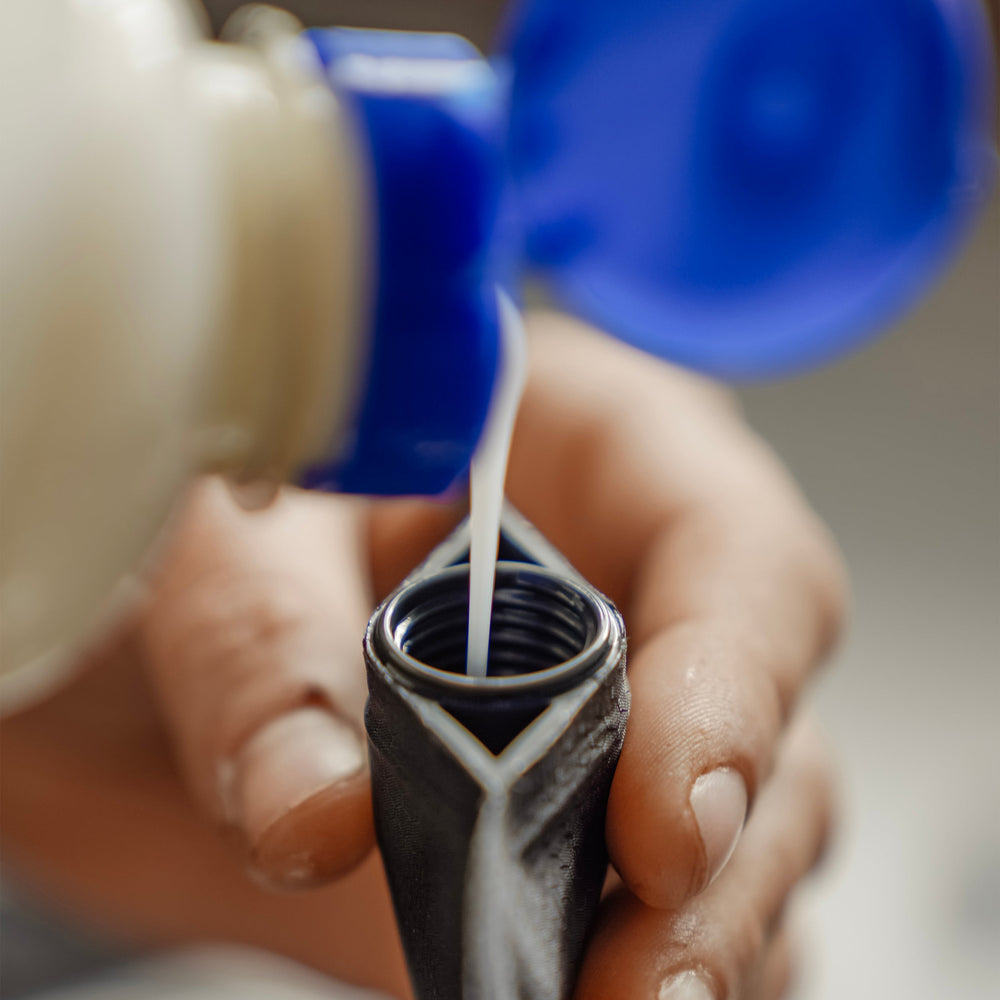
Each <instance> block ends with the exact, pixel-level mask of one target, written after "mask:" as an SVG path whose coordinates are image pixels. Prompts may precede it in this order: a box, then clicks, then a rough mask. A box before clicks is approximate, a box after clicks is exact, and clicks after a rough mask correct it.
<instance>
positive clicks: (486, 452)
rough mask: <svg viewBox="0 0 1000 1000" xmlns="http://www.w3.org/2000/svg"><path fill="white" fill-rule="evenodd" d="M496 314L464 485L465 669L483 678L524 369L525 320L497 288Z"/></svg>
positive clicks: (486, 660)
mask: <svg viewBox="0 0 1000 1000" xmlns="http://www.w3.org/2000/svg"><path fill="white" fill-rule="evenodd" d="M497 301H498V307H499V313H500V375H499V378H498V379H497V387H496V390H495V391H494V395H493V399H492V401H491V402H490V411H489V415H488V417H487V420H486V429H485V430H484V432H483V437H482V440H480V442H479V447H478V448H477V449H476V453H475V455H474V456H473V459H472V468H471V481H470V486H469V494H470V496H469V506H470V513H469V534H470V538H471V545H470V548H469V640H468V649H467V652H466V672H467V673H468V674H470V675H472V676H473V677H485V676H486V666H487V663H488V662H489V651H490V618H491V617H492V614H493V586H494V582H495V579H496V569H497V549H498V547H499V544H500V514H501V511H502V510H503V485H504V479H505V478H506V476H507V456H508V454H509V453H510V439H511V435H512V434H513V433H514V419H515V417H516V416H517V407H518V404H519V403H520V402H521V393H522V392H523V390H524V380H525V375H526V369H527V346H526V344H525V335H524V324H523V322H522V320H521V316H520V314H519V313H518V311H517V307H516V306H515V305H514V303H513V302H511V300H510V298H509V297H508V296H507V295H505V294H504V293H503V292H501V291H498V292H497Z"/></svg>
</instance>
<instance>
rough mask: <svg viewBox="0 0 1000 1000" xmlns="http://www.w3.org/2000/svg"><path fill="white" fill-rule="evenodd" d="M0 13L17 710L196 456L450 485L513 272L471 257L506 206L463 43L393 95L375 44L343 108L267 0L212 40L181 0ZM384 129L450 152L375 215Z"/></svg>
mask: <svg viewBox="0 0 1000 1000" xmlns="http://www.w3.org/2000/svg"><path fill="white" fill-rule="evenodd" d="M0 22H2V23H0V36H2V38H3V39H4V42H3V52H2V54H0V133H2V134H3V136H4V144H5V149H8V150H10V151H11V152H12V154H13V155H9V156H8V155H6V154H5V156H4V157H3V159H2V162H0V206H2V209H3V235H2V239H0V303H2V305H0V313H2V334H0V338H2V339H0V350H2V356H0V380H2V381H0V406H2V413H0V461H2V474H0V512H2V513H0V615H2V618H0V634H2V655H0V664H2V673H3V674H4V676H3V678H2V680H3V684H2V689H3V695H4V699H5V703H6V704H7V705H11V704H16V703H18V702H19V701H22V700H24V699H27V698H30V697H31V696H32V695H33V694H34V692H35V691H36V690H41V689H43V688H45V687H47V686H49V685H50V684H51V682H52V679H53V678H54V677H55V676H57V675H58V674H60V673H61V672H63V671H64V670H65V669H66V667H67V665H68V663H69V662H70V657H69V651H70V650H72V649H73V648H74V647H75V646H76V645H77V644H78V643H79V642H80V640H81V638H83V637H85V636H86V635H87V633H88V630H95V629H98V628H100V627H101V626H102V625H103V623H104V620H105V618H106V616H107V615H109V614H111V615H113V614H115V613H116V608H115V606H114V605H115V599H112V606H111V607H110V608H108V595H109V594H113V593H115V594H117V595H118V596H117V601H118V602H120V601H122V600H127V599H128V595H129V593H130V592H131V591H132V589H133V588H132V587H130V585H129V583H128V581H129V580H130V579H134V578H133V577H131V576H130V575H129V574H131V573H132V572H133V571H136V570H137V569H140V568H141V567H142V565H143V562H144V560H146V559H148V558H149V554H150V552H151V551H152V552H155V545H154V542H155V540H156V539H157V537H158V536H159V535H160V534H161V532H162V529H163V526H164V524H165V522H166V521H167V518H168V515H169V512H170V511H171V509H172V507H173V505H174V504H175V503H176V501H177V499H178V497H179V496H180V495H181V493H182V492H183V490H184V488H185V486H186V484H187V483H188V482H189V481H190V480H191V479H192V477H193V476H194V475H196V474H197V473H200V472H206V471H217V472H223V473H225V474H226V475H227V476H228V477H229V478H230V479H231V480H232V481H233V482H234V483H237V484H242V489H241V494H242V495H243V497H244V498H246V499H248V500H249V502H251V503H253V502H256V501H259V500H261V501H262V500H266V499H267V498H268V497H269V496H270V495H272V494H273V492H274V490H275V489H276V488H277V485H278V484H280V483H282V482H299V483H302V484H307V485H311V486H320V487H323V488H328V489H336V490H341V491H350V492H366V493H379V494H393V493H419V494H432V493H438V492H441V491H442V490H443V489H445V488H447V487H448V486H449V484H450V483H451V482H452V481H453V480H454V479H455V478H456V477H457V476H458V475H459V474H460V473H461V472H462V471H463V470H464V469H465V468H467V466H468V462H469V459H470V456H471V453H472V450H473V448H474V445H475V442H476V440H477V438H478V436H479V432H480V429H481V426H482V423H483V420H484V419H485V414H486V410H487V406H488V403H489V396H490V391H491V386H492V382H493V377H494V371H495V368H496V364H497V332H496V303H495V290H494V288H493V286H492V283H491V282H488V281H487V280H486V279H484V278H483V266H482V265H481V263H480V262H479V261H478V260H475V259H474V260H471V261H469V260H468V259H467V258H469V257H470V256H472V255H475V254H478V252H479V248H480V246H481V245H482V243H483V242H484V239H485V237H484V235H483V234H482V233H479V232H476V231H475V227H476V226H481V227H486V228H488V227H489V226H490V225H491V213H492V212H493V211H494V207H495V204H496V201H497V198H496V197H490V196H489V190H488V189H489V188H490V186H491V185H494V184H495V177H494V174H495V173H496V168H495V166H493V165H492V163H491V162H488V161H487V159H484V158H483V157H482V156H481V155H480V152H479V149H478V147H477V142H478V141H479V139H480V133H481V132H483V130H488V129H490V128H492V127H493V124H492V122H493V117H495V116H496V115H497V114H498V113H499V102H498V98H497V92H496V91H495V88H493V89H491V86H490V84H489V80H484V75H483V71H482V69H481V68H480V69H478V71H477V67H485V63H483V62H482V60H481V59H479V58H478V55H477V54H476V53H475V52H474V50H472V49H471V46H468V45H467V44H466V43H464V42H459V40H458V39H451V40H450V41H447V42H446V43H445V47H446V48H447V49H448V51H442V52H441V56H442V57H443V58H444V59H445V61H450V62H449V64H451V65H458V64H460V65H461V66H462V67H464V70H462V71H455V70H454V69H453V71H452V72H451V74H450V76H449V74H448V73H447V72H444V73H441V72H438V73H437V75H436V76H435V75H434V70H433V66H434V65H439V64H440V63H441V60H440V59H437V58H434V57H435V52H433V51H431V52H427V51H426V48H425V51H424V52H423V53H422V54H423V57H424V60H423V64H424V72H425V79H424V85H423V86H422V87H421V88H417V91H416V92H413V89H414V88H413V81H412V80H409V81H404V83H405V89H406V91H407V94H406V95H402V96H401V95H400V94H398V93H397V90H398V87H397V86H396V83H394V81H393V80H392V79H391V74H390V77H389V78H385V77H384V75H380V74H379V72H374V73H372V72H371V70H372V67H371V66H370V65H369V66H368V67H367V72H368V78H367V79H360V78H359V79H357V80H345V81H344V87H343V88H342V89H343V92H344V93H346V92H347V91H350V92H351V94H352V95H353V96H352V98H351V100H352V101H353V105H354V110H353V111H345V110H344V108H343V107H342V101H341V99H340V98H338V96H337V93H335V89H334V88H332V87H331V86H330V85H329V84H330V81H329V80H328V79H327V77H328V75H329V74H328V73H327V71H326V70H324V68H323V67H322V65H321V63H320V60H319V59H318V58H317V53H316V50H315V47H314V46H313V44H312V43H311V42H310V41H308V40H307V38H306V37H305V36H303V35H302V34H301V26H300V25H298V24H297V22H294V20H293V19H291V18H288V17H286V16H285V15H282V14H280V13H279V12H276V11H273V10H265V11H251V12H249V14H248V15H247V16H244V17H243V19H242V22H241V23H237V24H236V25H235V26H234V28H233V32H234V33H236V34H238V35H239V36H240V41H241V42H243V44H239V45H234V44H218V43H213V42H208V41H206V40H205V39H204V37H203V34H202V32H201V30H200V27H199V25H198V24H197V22H196V20H195V18H194V17H193V16H192V12H191V9H190V8H189V6H188V4H187V3H186V2H184V0H61V2H50V3H37V2H35V0H11V2H9V3H5V4H4V7H3V11H2V14H0ZM433 47H434V44H433V43H432V48H433ZM436 47H437V48H441V45H440V43H437V45H436ZM359 65H360V70H359V69H358V66H359ZM439 68H440V67H439ZM377 69H378V67H376V70H377ZM445 69H446V70H447V66H445ZM354 71H355V72H361V73H362V75H363V73H364V72H365V65H364V63H363V62H362V63H361V64H357V65H355V67H354ZM477 72H478V76H477ZM463 73H464V75H463ZM456 101H457V102H458V103H459V104H463V105H466V104H467V105H469V106H470V107H471V108H472V110H473V112H474V115H473V118H472V119H471V120H470V118H469V115H467V114H466V115H464V117H462V116H456V114H455V108H454V107H453V106H452V105H453V104H454V102H456ZM362 105H364V108H362V107H361V106H362ZM359 108H361V110H360V111H359V110H358V109H359ZM405 114H408V115H409V116H410V120H411V121H412V120H418V119H421V116H422V120H423V121H424V122H425V123H426V124H427V125H428V126H429V127H432V128H434V129H436V139H435V143H434V146H433V150H434V152H435V154H440V153H441V152H442V150H443V151H444V152H446V153H448V154H449V161H450V163H451V166H452V169H453V170H455V171H458V172H459V173H460V174H461V175H462V176H463V177H464V178H465V187H464V192H465V194H464V195H463V193H462V192H456V191H455V190H454V189H453V187H452V186H450V184H451V180H450V178H449V177H448V175H447V171H444V172H443V173H441V172H439V173H441V176H440V177H437V178H435V176H433V175H432V174H431V173H430V172H429V171H428V170H427V168H428V167H433V166H434V165H433V164H427V163H423V164H421V160H420V158H421V156H423V157H425V158H426V156H427V155H428V147H427V144H426V142H425V141H424V140H423V139H422V138H421V136H420V135H398V134H396V133H395V132H393V131H392V128H393V125H394V122H395V121H396V120H398V117H399V116H401V115H405ZM379 115H381V119H379ZM394 116H395V117H394ZM379 127H382V129H383V133H386V134H384V135H381V136H380V133H379ZM449 130H450V132H449ZM442 139H443V146H442ZM380 142H384V143H389V144H392V145H393V149H392V150H391V151H390V155H388V156H386V157H384V158H383V160H382V161H379V162H388V161H391V159H392V156H393V155H394V156H395V157H396V159H397V161H398V162H406V163H407V164H408V166H409V168H410V169H412V170H419V169H421V167H423V168H424V169H425V172H428V173H429V176H428V178H427V179H426V180H425V182H424V183H423V184H422V185H421V186H420V187H419V192H420V198H419V202H420V204H419V205H417V206H416V209H417V211H395V212H391V211H388V212H382V213H380V212H379V209H378V206H379V205H382V206H383V207H384V205H385V204H386V203H387V202H391V201H392V200H393V199H394V198H395V199H396V200H397V201H399V200H400V198H401V197H402V196H403V195H404V194H405V192H403V193H401V190H400V188H401V185H403V184H404V182H405V177H403V175H402V174H400V173H399V171H398V168H397V174H396V175H394V176H386V175H385V174H386V172H385V171H381V172H377V171H375V170H374V169H373V163H374V162H376V161H377V160H378V157H379V155H380V153H381V152H382V151H381V150H380V149H379V148H378V147H379V143H380ZM477 156H478V157H479V159H478V161H477V159H476V158H477ZM484 189H486V190H485V194H484ZM445 196H447V197H448V199H449V200H450V207H451V209H452V211H453V212H454V214H455V216H456V218H457V219H458V220H459V221H458V223H456V224H455V225H451V226H449V225H447V224H442V223H441V221H440V220H441V214H442V212H441V209H442V206H441V204H440V202H441V200H442V199H443V198H444V197H445ZM435 198H437V201H438V203H437V204H435ZM404 208H405V206H404ZM470 228H471V232H470ZM456 237H457V239H456ZM463 238H464V242H463ZM449 240H450V242H449ZM415 249H419V250H421V251H422V255H420V256H419V259H420V260H421V261H422V264H421V266H419V267H417V266H411V267H409V268H403V267H400V266H399V264H398V260H399V258H400V255H405V256H408V257H413V256H414V250H415ZM456 272H458V273H459V275H460V278H459V280H457V281H456V279H455V274H456ZM401 340H402V341H404V342H402V343H401V342H400V341H401Z"/></svg>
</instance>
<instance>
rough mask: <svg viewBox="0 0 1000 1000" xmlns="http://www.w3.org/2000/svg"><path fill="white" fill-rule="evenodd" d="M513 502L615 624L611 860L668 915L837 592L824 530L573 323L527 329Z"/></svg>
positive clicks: (741, 448) (699, 387) (713, 843)
mask: <svg viewBox="0 0 1000 1000" xmlns="http://www.w3.org/2000/svg"><path fill="white" fill-rule="evenodd" d="M534 329H535V333H536V338H535V343H534V357H533V363H534V368H535V378H534V382H533V383H532V388H531V389H530V390H529V395H528V398H527V399H526V402H525V408H524V411H523V413H522V418H523V419H522V424H521V426H520V429H519V434H520V436H519V438H518V440H517V442H516V445H515V447H516V448H520V453H518V452H515V455H514V457H513V460H512V465H511V469H512V491H514V492H515V500H516V502H518V503H521V504H522V505H523V506H524V507H525V509H526V511H527V512H528V513H529V514H530V515H531V516H532V517H533V518H535V519H536V522H537V523H538V524H539V527H541V528H542V530H543V531H545V532H546V533H548V534H549V535H550V537H552V539H553V541H555V542H556V543H557V544H560V545H561V546H562V547H563V549H564V551H565V552H566V554H567V555H568V556H569V558H570V559H571V560H572V561H574V562H575V563H576V564H577V566H578V567H579V568H580V569H581V570H582V571H583V572H584V573H585V574H587V575H589V576H590V577H591V579H592V580H593V581H594V582H595V583H597V584H598V585H599V586H602V587H604V588H606V589H609V590H610V591H611V594H612V596H613V597H615V598H616V599H617V600H618V601H619V603H620V604H621V606H622V610H623V611H624V612H625V617H626V622H627V625H628V629H629V641H630V649H631V650H632V655H631V657H630V664H629V679H630V683H631V685H632V713H631V717H630V720H629V726H628V732H627V734H626V738H625V745H624V748H623V751H622V756H621V761H620V763H619V766H618V771H617V774H616V777H615V782H614V786H613V788H612V793H611V800H610V803H609V812H608V827H607V831H608V844H609V848H610V850H611V854H612V859H613V861H614V863H615V867H616V868H617V869H618V871H619V872H620V874H621V875H622V877H623V878H624V879H625V881H626V883H627V884H628V885H629V887H630V888H631V889H632V891H633V892H635V893H636V894H638V895H639V896H641V897H642V898H643V899H644V900H645V901H646V902H647V903H649V904H650V905H655V906H661V907H676V906H678V905H680V903H681V902H682V901H683V900H684V899H686V898H687V897H688V896H690V895H691V894H693V893H696V892H698V891H700V890H701V889H703V888H704V887H705V886H706V885H708V884H710V882H711V881H712V879H713V878H714V877H715V876H717V875H718V873H719V871H721V869H722V867H723V866H724V864H725V862H726V859H727V857H728V856H729V853H730V852H731V850H732V847H733V845H734V844H735V842H736V839H737V838H738V836H739V833H740V830H741V828H742V824H743V821H744V817H745V815H746V812H747V809H748V807H749V805H750V804H751V803H752V801H753V797H754V794H755V792H756V789H757V788H758V787H759V785H760V784H761V782H762V781H763V780H764V778H766V776H767V774H768V773H769V770H770V767H771V765H772V761H773V753H774V747H775V744H776V741H777V739H778V737H779V735H780V733H781V730H782V727H783V724H784V721H785V719H786V718H787V716H788V714H789V712H790V711H791V709H792V707H793V705H794V703H795V699H796V698H797V696H798V694H799V692H800V691H801V689H802V686H803V685H804V683H805V682H806V680H807V679H808V678H809V676H810V674H811V673H812V671H813V670H814V669H815V667H816V666H817V664H818V663H819V662H820V661H821V660H822V658H823V656H824V654H825V652H826V651H827V649H828V648H829V646H830V645H831V643H832V640H833V637H834V635H835V634H836V632H837V630H838V626H839V622H840V619H841V616H842V611H843V604H844V591H845V586H844V577H843V571H842V568H841V565H840V561H839V558H838V556H837V554H836V551H835V549H834V547H833V545H832V543H831V541H830V539H829V536H828V535H827V533H826V531H825V529H823V527H822V526H821V525H820V524H819V522H818V521H817V519H816V518H815V516H814V515H813V514H812V513H811V511H810V510H809V508H808V506H807V504H806V503H805V501H804V500H803V498H802V497H801V495H800V494H799V492H798V491H797V489H796V488H795V486H794V484H792V482H791V481H790V480H789V478H788V476H787V475H786V474H785V473H784V471H783V470H782V469H781V467H780V465H779V463H777V461H776V460H775V459H774V458H773V456H772V455H771V454H770V452H769V451H768V450H767V448H766V447H765V446H764V445H763V444H762V443H761V442H760V441H759V440H757V439H756V437H755V436H754V435H753V434H752V433H751V432H750V431H749V430H748V429H746V427H745V426H744V424H743V423H742V421H740V420H739V419H737V417H736V414H735V411H734V409H733V407H732V406H731V405H730V404H729V403H728V402H727V401H726V397H725V396H723V395H722V394H720V392H719V391H718V390H716V389H714V388H713V387H711V386H710V385H709V384H707V383H705V382H704V381H702V380H699V379H695V378H692V377H690V376H687V375H685V374H683V373H681V372H679V371H677V370H676V369H672V368H670V367H669V366H666V365H663V364H660V363H657V362H653V361H650V360H649V359H646V358H641V357H640V356H638V355H637V354H635V353H634V352H627V351H623V350H622V349H621V348H620V347H617V346H614V345H609V344H608V343H607V341H606V340H604V339H603V338H600V337H598V336H597V335H595V334H593V333H588V332H586V331H584V330H582V328H581V327H580V326H579V325H578V324H573V325H569V324H568V323H567V322H566V321H561V320H555V319H553V318H551V317H548V318H544V319H543V320H540V321H538V322H536V323H535V325H534Z"/></svg>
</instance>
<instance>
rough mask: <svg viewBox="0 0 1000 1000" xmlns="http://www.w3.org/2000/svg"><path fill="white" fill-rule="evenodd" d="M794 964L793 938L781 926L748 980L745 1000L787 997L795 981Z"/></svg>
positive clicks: (770, 999)
mask: <svg viewBox="0 0 1000 1000" xmlns="http://www.w3.org/2000/svg"><path fill="white" fill-rule="evenodd" d="M796 963H797V956H796V948H795V945H794V938H793V937H792V935H791V933H790V932H789V931H788V928H787V927H786V926H784V925H781V926H779V927H778V929H777V931H775V933H774V934H773V935H772V937H771V940H770V942H769V943H768V945H767V948H766V949H765V951H764V955H763V958H762V959H761V961H760V964H759V967H758V969H757V970H756V971H755V972H754V974H753V975H752V976H751V978H750V983H749V984H748V987H747V989H746V991H745V1000H781V998H782V997H784V996H787V995H788V992H789V990H790V989H791V987H792V984H793V983H794V981H795V974H796V968H797V965H796ZM741 1000H743V998H741Z"/></svg>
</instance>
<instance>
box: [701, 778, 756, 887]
mask: <svg viewBox="0 0 1000 1000" xmlns="http://www.w3.org/2000/svg"><path fill="white" fill-rule="evenodd" d="M691 809H692V810H693V812H694V818H695V820H697V822H698V832H699V833H700V834H701V843H702V847H703V848H704V850H705V881H704V884H703V886H702V888H705V887H706V886H709V885H711V884H712V882H714V881H715V879H716V878H717V877H718V875H719V872H721V871H722V869H723V868H725V867H726V862H727V861H728V860H729V858H730V857H731V856H732V853H733V850H734V849H735V847H736V842H737V841H738V840H739V839H740V833H741V832H742V830H743V821H744V820H745V819H746V813H747V786H746V784H745V782H744V781H743V777H742V775H741V774H740V773H739V771H737V770H735V769H734V768H731V767H720V768H718V769H716V770H715V771H710V772H709V773H708V774H703V775H702V776H701V777H700V778H699V779H698V780H697V781H696V782H695V783H694V787H693V788H692V789H691Z"/></svg>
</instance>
